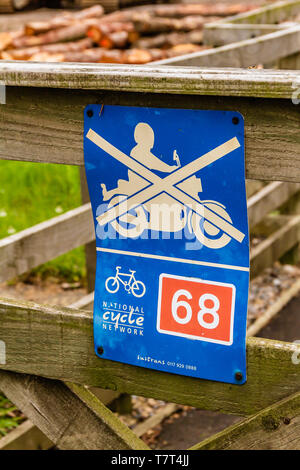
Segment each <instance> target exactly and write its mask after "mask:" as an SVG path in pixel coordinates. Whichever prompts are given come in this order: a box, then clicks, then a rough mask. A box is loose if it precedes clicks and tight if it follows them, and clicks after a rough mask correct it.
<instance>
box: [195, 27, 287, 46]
mask: <svg viewBox="0 0 300 470" xmlns="http://www.w3.org/2000/svg"><path fill="white" fill-rule="evenodd" d="M287 27H290V26H287V25H286V24H282V25H279V24H278V25H277V24H276V25H275V24H274V25H273V24H235V23H219V22H216V23H207V24H206V25H204V29H203V43H204V44H206V45H210V46H225V45H226V44H231V43H233V42H239V41H245V40H246V39H253V38H255V37H257V36H261V35H262V34H270V33H275V32H277V31H282V30H283V29H287Z"/></svg>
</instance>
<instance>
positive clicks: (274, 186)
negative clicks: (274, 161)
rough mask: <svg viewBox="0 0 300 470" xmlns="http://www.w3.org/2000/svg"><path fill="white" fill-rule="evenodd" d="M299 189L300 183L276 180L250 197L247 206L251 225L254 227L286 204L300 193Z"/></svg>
mask: <svg viewBox="0 0 300 470" xmlns="http://www.w3.org/2000/svg"><path fill="white" fill-rule="evenodd" d="M299 190H300V184H299V183H295V184H293V183H282V182H279V181H274V182H273V183H270V184H268V185H266V186H264V187H263V188H262V189H260V190H259V191H257V192H256V193H255V194H253V195H252V196H251V197H249V198H248V201H247V207H248V220H249V225H250V227H254V226H255V225H256V224H258V223H259V222H261V221H262V219H263V218H264V217H265V215H267V214H268V213H269V212H271V211H273V210H274V209H277V208H278V207H280V206H282V205H283V204H285V203H286V202H287V201H288V200H289V199H290V198H291V197H292V196H294V195H295V194H298V193H299Z"/></svg>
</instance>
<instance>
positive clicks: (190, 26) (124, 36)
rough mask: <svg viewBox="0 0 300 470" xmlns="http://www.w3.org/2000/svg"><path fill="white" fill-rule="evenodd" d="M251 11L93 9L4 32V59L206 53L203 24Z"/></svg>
mask: <svg viewBox="0 0 300 470" xmlns="http://www.w3.org/2000/svg"><path fill="white" fill-rule="evenodd" d="M252 8H254V5H250V6H249V5H248V6H247V5H245V4H219V3H217V4H165V5H164V4H160V5H145V6H141V7H138V8H128V9H124V10H118V11H115V12H113V13H110V14H104V9H103V7H102V6H101V5H95V6H92V7H90V8H86V9H84V10H81V11H75V12H63V13H61V14H59V15H57V16H55V17H54V18H52V19H51V20H49V21H46V22H45V21H33V22H29V23H27V24H26V25H25V26H24V28H20V29H19V30H17V31H12V32H7V33H5V32H4V33H0V55H1V56H0V58H1V59H5V60H31V61H51V62H103V63H108V62H109V63H125V64H145V63H147V62H151V61H155V60H160V59H163V58H167V57H173V56H176V55H181V54H187V53H190V52H195V51H199V50H202V49H204V48H205V46H203V44H202V30H203V25H204V24H205V23H207V22H211V21H216V20H217V19H218V18H220V17H224V16H227V15H232V14H236V13H241V12H245V11H248V10H250V9H252Z"/></svg>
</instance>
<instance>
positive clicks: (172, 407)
mask: <svg viewBox="0 0 300 470" xmlns="http://www.w3.org/2000/svg"><path fill="white" fill-rule="evenodd" d="M179 408H180V405H176V404H175V403H167V404H166V405H165V406H163V407H162V408H159V410H158V411H156V412H154V414H153V415H152V416H150V418H148V419H146V420H145V421H143V422H142V423H138V424H137V425H136V426H134V428H133V431H134V433H135V434H136V435H137V436H138V437H141V436H143V435H144V434H146V432H148V431H149V430H150V429H152V428H154V427H155V426H157V425H158V424H160V423H161V422H162V421H163V420H164V419H166V418H168V417H169V416H170V415H172V414H173V413H175V411H177V410H178V409H179Z"/></svg>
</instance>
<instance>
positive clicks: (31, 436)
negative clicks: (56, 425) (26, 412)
mask: <svg viewBox="0 0 300 470" xmlns="http://www.w3.org/2000/svg"><path fill="white" fill-rule="evenodd" d="M52 446H53V442H51V441H50V439H48V437H47V436H45V434H44V433H42V431H40V430H39V429H38V428H37V427H36V426H35V425H34V424H32V423H31V421H29V419H28V420H27V421H24V423H22V424H20V425H19V426H18V427H17V428H16V429H13V430H12V431H10V432H9V433H8V434H7V435H6V436H4V437H2V438H1V439H0V450H47V449H49V448H50V447H52Z"/></svg>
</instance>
